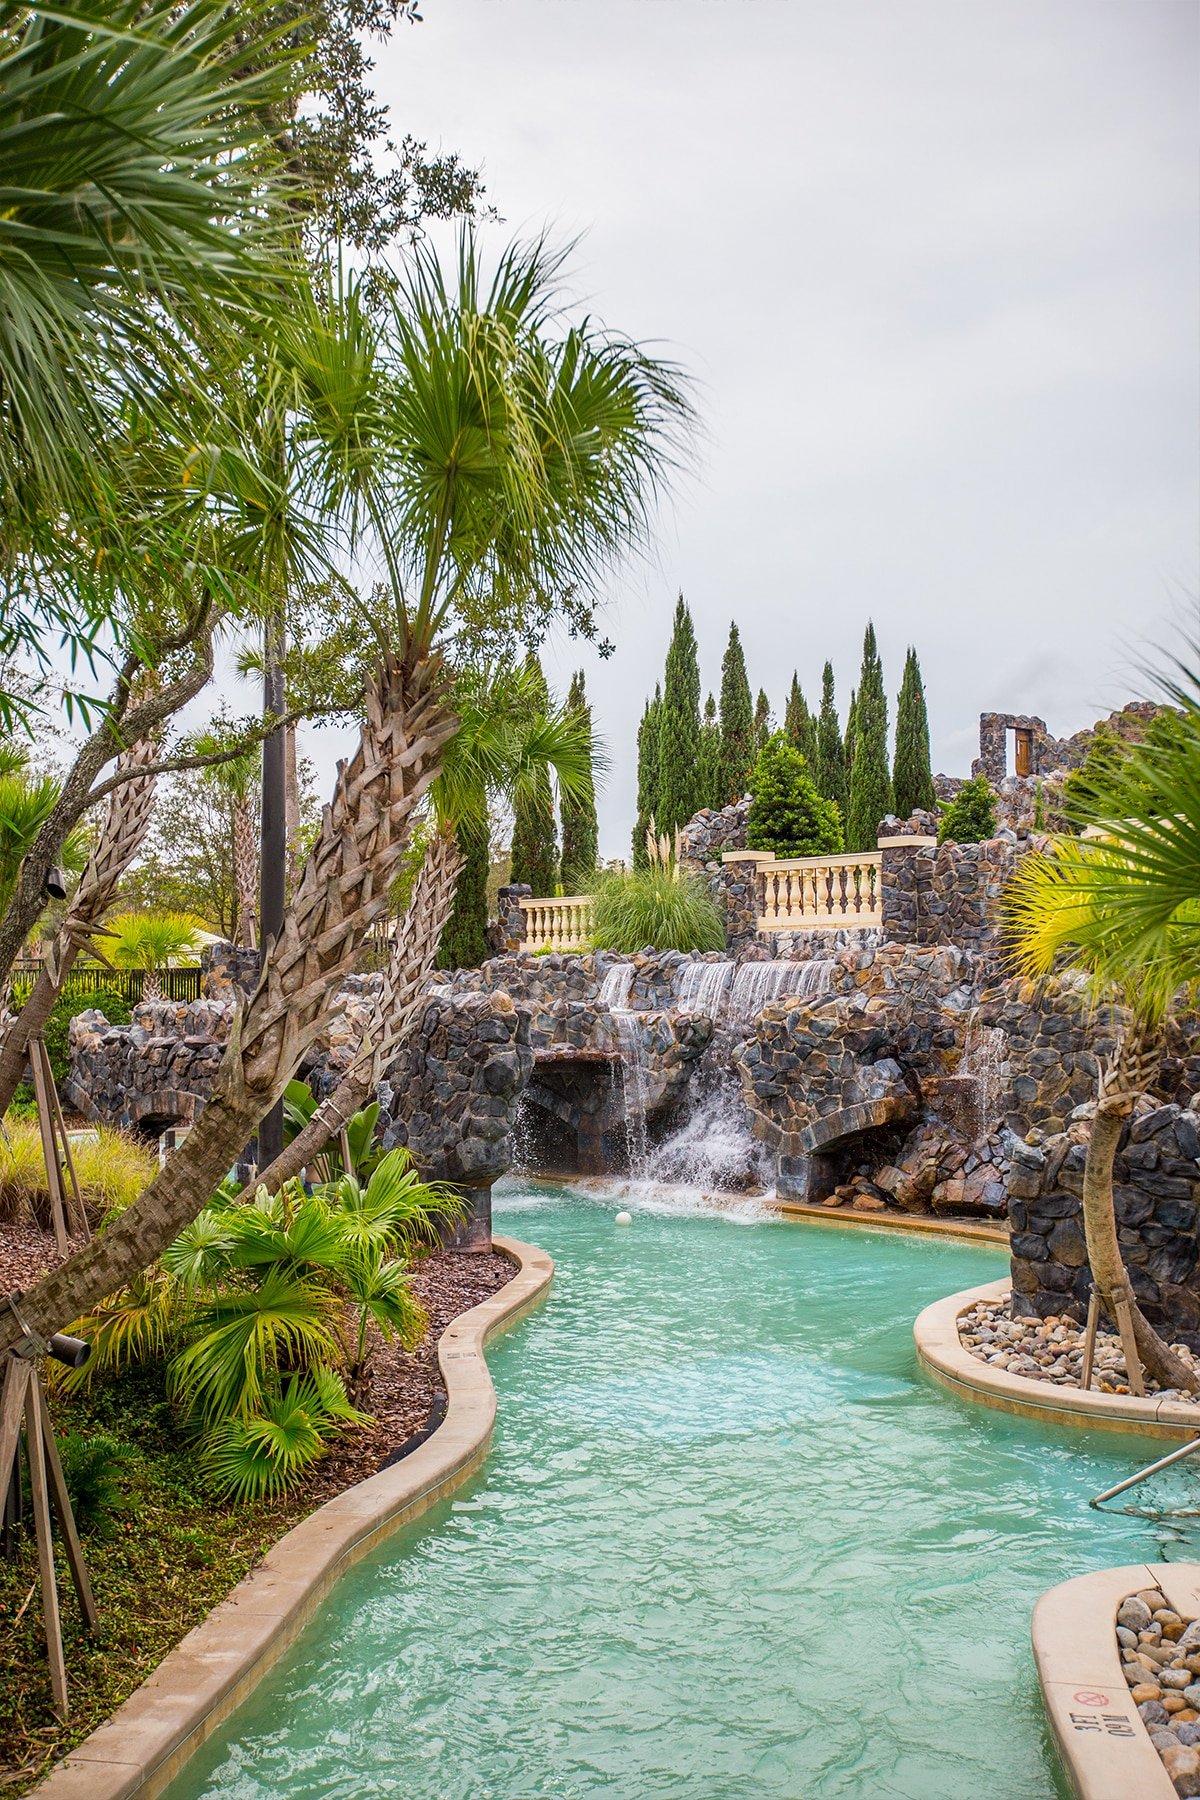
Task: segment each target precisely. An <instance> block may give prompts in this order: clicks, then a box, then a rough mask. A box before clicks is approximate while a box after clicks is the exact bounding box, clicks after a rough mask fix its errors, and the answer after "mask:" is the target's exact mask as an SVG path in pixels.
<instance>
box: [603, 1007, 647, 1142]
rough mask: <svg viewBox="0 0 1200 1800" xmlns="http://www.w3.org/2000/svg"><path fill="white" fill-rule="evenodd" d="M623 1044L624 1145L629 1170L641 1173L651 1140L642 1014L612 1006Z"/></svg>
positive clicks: (620, 1058)
mask: <svg viewBox="0 0 1200 1800" xmlns="http://www.w3.org/2000/svg"><path fill="white" fill-rule="evenodd" d="M612 1016H613V1023H614V1025H615V1026H616V1028H617V1043H618V1045H619V1046H620V1052H621V1054H620V1057H619V1059H618V1061H619V1066H620V1072H621V1098H622V1101H623V1103H624V1113H625V1147H626V1152H627V1154H628V1157H629V1173H630V1174H631V1175H633V1176H635V1177H642V1176H644V1175H645V1173H646V1162H647V1152H648V1150H649V1140H648V1138H647V1135H646V1099H647V1093H648V1082H647V1078H646V1045H645V1042H644V1040H643V1038H642V1027H643V1023H644V1019H643V1015H642V1014H641V1013H635V1012H619V1011H617V1010H616V1009H615V1008H614V1009H613V1015H612Z"/></svg>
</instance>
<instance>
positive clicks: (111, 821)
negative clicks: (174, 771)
mask: <svg viewBox="0 0 1200 1800" xmlns="http://www.w3.org/2000/svg"><path fill="white" fill-rule="evenodd" d="M157 755H158V750H157V747H156V745H155V744H154V743H153V742H152V741H151V740H150V739H148V738H147V739H144V740H143V741H142V742H141V743H140V744H135V745H134V746H133V748H132V749H131V750H127V751H126V752H125V754H124V755H122V756H121V757H119V758H118V759H117V768H118V770H119V771H122V772H123V771H125V770H127V769H137V768H145V767H147V766H148V765H149V764H151V763H153V762H154V761H155V759H156V757H157ZM155 780H156V777H155V776H153V775H133V776H131V777H130V779H129V780H128V781H126V782H123V783H122V784H121V786H120V787H118V788H114V789H113V791H112V793H111V794H110V795H109V797H108V805H107V806H106V807H105V809H104V819H103V822H102V824H101V826H100V832H99V835H98V837H97V839H96V842H95V845H94V847H93V849H92V853H91V855H90V856H89V857H88V860H87V867H86V868H85V869H84V871H83V874H82V876H81V877H80V881H79V886H78V887H77V888H76V890H75V898H74V899H73V900H72V902H71V905H70V907H69V908H68V910H67V912H66V914H65V916H64V918H63V921H62V924H61V925H60V926H59V928H58V930H57V932H56V933H55V935H54V939H53V941H52V942H51V943H50V944H49V945H48V947H47V949H46V953H45V955H44V957H43V958H42V966H41V968H40V969H39V970H38V975H37V980H36V981H35V982H34V984H33V989H32V991H31V993H30V995H29V998H28V999H27V1000H26V1002H25V1004H24V1006H23V1007H22V1008H21V1011H20V1013H19V1014H18V1016H17V1018H16V1019H14V1020H13V1023H12V1024H11V1025H10V1027H9V1029H8V1031H7V1032H6V1033H5V1036H4V1043H3V1046H2V1047H0V1116H2V1115H3V1114H4V1113H6V1112H7V1111H8V1109H9V1107H10V1106H11V1105H12V1099H13V1095H14V1094H15V1093H16V1091H17V1087H18V1084H19V1083H20V1081H21V1077H22V1076H23V1074H24V1072H25V1061H26V1057H27V1054H28V1051H29V1044H30V1040H31V1039H32V1038H33V1037H35V1036H36V1035H37V1033H38V1032H39V1031H41V1030H42V1029H43V1027H44V1026H45V1024H46V1021H47V1020H48V1019H49V1017H50V1014H51V1013H52V1012H53V1010H54V1003H55V1001H56V1000H57V999H58V996H59V994H60V993H61V992H62V987H63V983H64V982H65V981H66V979H67V976H68V975H69V974H70V972H71V969H72V967H73V966H74V963H75V959H76V957H77V956H78V955H79V952H80V950H82V949H83V948H84V946H85V945H86V944H88V943H89V942H90V941H91V939H92V937H93V936H94V934H95V932H96V931H97V929H98V928H99V926H101V925H102V924H103V923H104V916H105V914H106V913H107V912H108V909H109V907H110V906H111V905H112V903H113V901H114V900H115V899H116V896H117V890H118V888H119V887H120V885H121V879H122V877H123V876H124V874H125V871H126V869H128V867H129V865H130V863H131V862H132V861H133V859H134V857H135V856H136V855H137V853H138V851H139V850H140V848H141V846H142V843H143V841H144V839H145V836H146V832H147V831H148V830H149V827H150V815H151V813H152V812H153V810H154V785H155Z"/></svg>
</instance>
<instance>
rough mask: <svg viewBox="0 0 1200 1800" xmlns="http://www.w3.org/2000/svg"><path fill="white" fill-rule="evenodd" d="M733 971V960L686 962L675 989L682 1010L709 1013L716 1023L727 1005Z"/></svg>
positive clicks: (676, 1001) (676, 1000)
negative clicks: (726, 998) (727, 994)
mask: <svg viewBox="0 0 1200 1800" xmlns="http://www.w3.org/2000/svg"><path fill="white" fill-rule="evenodd" d="M732 974H733V964H732V963H731V962H692V963H684V964H683V966H682V968H681V969H680V971H679V980H678V984H677V986H676V988H675V1004H676V1005H677V1006H678V1008H679V1010H680V1012H685V1013H707V1015H708V1017H709V1018H710V1019H712V1020H713V1021H714V1022H715V1021H716V1020H717V1019H718V1018H719V1017H720V1015H721V1011H722V1008H723V1007H724V1004H725V995H726V993H727V991H728V988H729V978H730V976H731V975H732Z"/></svg>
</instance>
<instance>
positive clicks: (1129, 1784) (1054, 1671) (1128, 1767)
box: [1033, 1563, 1200, 1800]
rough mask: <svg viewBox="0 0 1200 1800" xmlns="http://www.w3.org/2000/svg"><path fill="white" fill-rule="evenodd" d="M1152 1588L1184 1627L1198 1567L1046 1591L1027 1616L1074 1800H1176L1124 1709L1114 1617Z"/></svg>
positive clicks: (1145, 1567)
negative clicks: (1125, 1603) (1030, 1617)
mask: <svg viewBox="0 0 1200 1800" xmlns="http://www.w3.org/2000/svg"><path fill="white" fill-rule="evenodd" d="M1144 1588H1159V1589H1160V1590H1161V1591H1162V1594H1163V1596H1164V1598H1165V1599H1166V1602H1167V1605H1168V1606H1170V1607H1172V1608H1173V1609H1174V1611H1175V1612H1177V1613H1178V1614H1179V1615H1180V1617H1181V1618H1182V1619H1184V1620H1185V1621H1187V1620H1190V1619H1193V1618H1195V1617H1196V1615H1197V1614H1200V1563H1130V1564H1128V1565H1126V1566H1125V1567H1124V1568H1119V1569H1098V1570H1096V1571H1095V1572H1094V1573H1093V1574H1091V1575H1077V1576H1076V1577H1075V1578H1074V1580H1072V1581H1062V1582H1060V1583H1059V1584H1058V1586H1057V1587H1052V1588H1048V1589H1047V1591H1046V1592H1045V1593H1044V1594H1043V1595H1042V1596H1041V1598H1040V1599H1039V1601H1038V1603H1037V1605H1036V1606H1035V1607H1034V1609H1033V1655H1034V1661H1035V1662H1036V1664H1037V1672H1038V1681H1039V1683H1040V1684H1041V1689H1042V1704H1043V1706H1044V1707H1045V1711H1046V1717H1047V1718H1048V1719H1049V1721H1050V1727H1051V1730H1052V1731H1053V1733H1054V1739H1055V1742H1056V1744H1057V1745H1058V1752H1059V1755H1060V1757H1061V1759H1062V1762H1063V1766H1064V1768H1065V1770H1066V1772H1067V1776H1068V1778H1069V1780H1070V1783H1071V1787H1072V1789H1073V1791H1074V1792H1075V1794H1076V1795H1077V1796H1078V1800H1130V1797H1131V1796H1132V1795H1136V1796H1137V1800H1178V1796H1177V1794H1176V1790H1175V1785H1174V1783H1173V1782H1172V1780H1171V1778H1170V1776H1169V1775H1168V1774H1167V1771H1166V1769H1165V1768H1164V1766H1163V1762H1162V1758H1161V1757H1160V1756H1159V1754H1158V1751H1157V1750H1156V1749H1155V1748H1154V1745H1153V1744H1152V1743H1151V1742H1150V1734H1149V1732H1148V1731H1147V1730H1146V1727H1145V1725H1144V1724H1143V1723H1142V1720H1141V1719H1140V1718H1139V1716H1138V1711H1137V1708H1136V1707H1135V1705H1134V1703H1133V1698H1132V1695H1131V1694H1130V1691H1129V1687H1128V1684H1127V1682H1126V1680H1125V1675H1124V1671H1123V1670H1122V1668H1121V1657H1120V1652H1119V1650H1118V1647H1117V1636H1116V1624H1117V1608H1118V1607H1119V1606H1120V1604H1121V1602H1122V1601H1123V1600H1125V1599H1126V1598H1127V1597H1128V1596H1129V1595H1130V1594H1136V1593H1140V1592H1141V1591H1142V1590H1143V1589H1144Z"/></svg>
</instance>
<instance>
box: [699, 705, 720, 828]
mask: <svg viewBox="0 0 1200 1800" xmlns="http://www.w3.org/2000/svg"><path fill="white" fill-rule="evenodd" d="M697 786H698V787H699V789H700V804H701V806H711V807H712V808H714V810H715V809H716V808H718V807H720V806H721V804H722V794H721V727H720V725H719V724H718V722H717V703H716V701H715V700H714V699H713V697H712V695H711V694H710V695H709V696H708V699H707V700H706V701H705V702H704V723H703V724H702V725H701V727H700V759H699V779H698V782H697Z"/></svg>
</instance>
